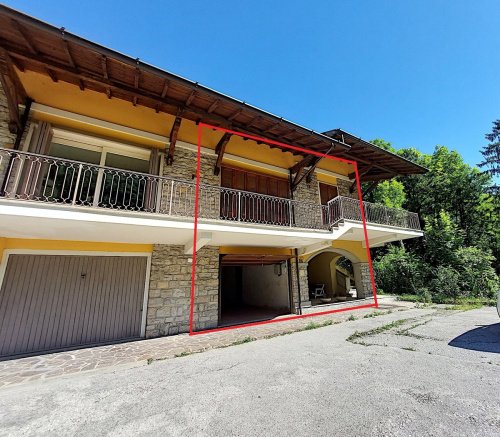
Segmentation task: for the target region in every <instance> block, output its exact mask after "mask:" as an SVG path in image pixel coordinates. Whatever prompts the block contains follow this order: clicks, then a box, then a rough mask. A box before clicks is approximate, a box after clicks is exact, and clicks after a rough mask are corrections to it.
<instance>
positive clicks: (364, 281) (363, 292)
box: [353, 263, 373, 298]
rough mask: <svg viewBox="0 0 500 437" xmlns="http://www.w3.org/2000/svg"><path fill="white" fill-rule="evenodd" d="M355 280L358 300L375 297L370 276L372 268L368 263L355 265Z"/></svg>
mask: <svg viewBox="0 0 500 437" xmlns="http://www.w3.org/2000/svg"><path fill="white" fill-rule="evenodd" d="M353 268H354V279H355V281H356V290H357V293H358V298H367V297H372V296H373V287H372V279H371V275H370V266H369V264H368V263H357V264H354V263H353Z"/></svg>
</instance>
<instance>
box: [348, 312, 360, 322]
mask: <svg viewBox="0 0 500 437" xmlns="http://www.w3.org/2000/svg"><path fill="white" fill-rule="evenodd" d="M347 320H348V321H349V322H352V321H354V320H358V319H357V318H356V317H354V315H353V314H351V315H350V316H349V317H348V318H347Z"/></svg>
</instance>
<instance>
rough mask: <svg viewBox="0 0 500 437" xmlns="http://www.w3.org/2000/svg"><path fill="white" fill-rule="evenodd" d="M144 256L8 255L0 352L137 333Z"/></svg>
mask: <svg viewBox="0 0 500 437" xmlns="http://www.w3.org/2000/svg"><path fill="white" fill-rule="evenodd" d="M146 268H147V258H146V257H144V256H137V257H136V256H121V257H120V256H73V255H71V256H66V255H9V258H8V263H7V267H6V271H5V275H4V280H3V283H2V288H1V290H0V356H3V357H6V356H13V355H18V354H32V353H37V352H45V351H52V350H61V349H64V348H68V347H74V346H83V345H93V344H102V343H109V342H113V341H117V340H124V339H133V338H138V337H140V335H141V320H142V307H143V301H144V283H145V277H146Z"/></svg>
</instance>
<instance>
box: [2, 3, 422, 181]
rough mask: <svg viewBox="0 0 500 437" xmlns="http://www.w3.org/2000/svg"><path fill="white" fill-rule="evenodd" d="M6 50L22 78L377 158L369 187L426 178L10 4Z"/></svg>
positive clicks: (396, 160) (368, 148)
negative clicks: (400, 177) (401, 177)
mask: <svg viewBox="0 0 500 437" xmlns="http://www.w3.org/2000/svg"><path fill="white" fill-rule="evenodd" d="M0 46H1V47H2V48H3V49H5V50H6V52H7V54H8V56H9V57H10V59H11V60H12V63H13V64H14V65H15V66H16V67H17V68H18V69H19V70H20V71H25V70H31V71H35V72H38V73H42V74H45V75H48V76H50V77H51V78H52V80H53V81H64V82H68V83H71V84H74V85H77V86H79V87H80V88H81V89H82V90H84V89H90V90H93V91H97V92H101V93H106V94H107V95H108V97H113V98H118V99H123V100H127V101H130V102H132V103H133V104H134V105H142V106H147V107H150V108H153V109H155V110H156V111H158V112H160V111H161V112H165V113H169V114H173V115H176V116H180V117H183V118H187V119H190V120H193V121H196V122H200V121H202V122H205V123H207V124H212V125H215V126H221V127H224V128H228V129H232V130H236V131H240V132H243V133H248V134H253V135H259V136H261V137H265V138H268V139H270V140H274V141H279V142H282V143H286V144H290V145H292V146H296V147H301V148H305V149H308V150H312V151H316V152H321V153H326V152H328V151H329V154H330V155H340V156H342V157H343V158H346V159H354V160H356V161H358V162H359V163H360V166H361V165H362V164H364V163H365V162H368V163H369V164H366V165H367V166H368V165H371V163H372V159H375V160H376V165H375V166H372V167H371V168H370V169H369V170H368V171H367V173H366V174H364V177H363V179H365V180H369V178H372V180H374V179H373V178H378V179H387V178H390V177H393V176H395V175H397V174H414V173H423V172H425V169H423V168H422V167H420V166H418V165H416V164H414V163H411V162H410V161H407V160H404V159H403V158H401V157H398V156H396V155H393V154H391V153H389V152H387V151H384V150H383V149H380V148H378V147H377V146H375V145H373V144H370V143H366V142H363V141H362V140H359V139H357V141H354V138H355V137H353V136H350V135H349V138H344V139H342V135H340V136H339V134H338V132H337V131H338V130H335V131H330V132H327V133H320V132H316V131H314V130H312V129H308V128H306V127H304V126H301V125H298V124H296V123H293V122H291V121H289V120H286V119H284V118H282V117H279V116H277V115H274V114H271V113H269V112H267V111H264V110H262V109H259V108H257V107H255V106H252V105H249V104H248V103H246V102H244V101H241V100H238V99H235V98H233V97H230V96H227V95H225V94H222V93H219V92H217V91H214V90H213V89H211V88H208V87H206V86H203V85H201V84H199V83H198V82H193V81H191V80H188V79H185V78H183V77H181V76H178V75H175V74H173V73H170V72H168V71H165V70H162V69H160V68H158V67H155V66H152V65H150V64H147V63H145V62H143V61H140V60H139V59H137V58H135V59H134V58H132V57H130V56H126V55H124V54H122V53H119V52H117V51H114V50H111V49H109V48H106V47H104V46H101V45H98V44H96V43H93V42H91V41H88V40H86V39H84V38H81V37H79V36H77V35H74V34H72V33H69V32H67V31H66V30H65V29H64V28H57V27H55V26H52V25H50V24H47V23H45V22H43V21H40V20H38V19H36V18H33V17H30V16H28V15H25V14H23V13H21V12H18V11H15V10H13V9H11V8H8V7H6V6H4V5H0ZM351 137H352V140H351ZM349 141H351V143H349ZM373 148H375V149H377V150H376V151H375V152H376V153H375V152H374V150H375V149H373ZM294 153H296V154H300V153H298V152H294ZM365 154H366V156H365ZM381 162H383V164H381ZM381 170H384V172H382V171H381Z"/></svg>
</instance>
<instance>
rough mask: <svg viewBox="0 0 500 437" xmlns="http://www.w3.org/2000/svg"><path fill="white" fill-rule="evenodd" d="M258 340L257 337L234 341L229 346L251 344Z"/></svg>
mask: <svg viewBox="0 0 500 437" xmlns="http://www.w3.org/2000/svg"><path fill="white" fill-rule="evenodd" d="M255 340H257V339H256V338H255V337H245V338H242V339H240V340H236V341H233V342H232V343H231V344H229V345H228V346H238V345H239V344H245V343H251V342H252V341H255Z"/></svg>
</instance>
